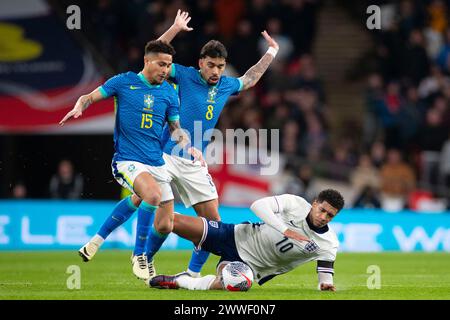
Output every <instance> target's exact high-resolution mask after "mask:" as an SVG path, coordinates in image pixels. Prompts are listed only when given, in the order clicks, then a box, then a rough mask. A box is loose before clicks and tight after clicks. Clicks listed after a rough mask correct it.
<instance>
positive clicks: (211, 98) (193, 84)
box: [84, 10, 278, 277]
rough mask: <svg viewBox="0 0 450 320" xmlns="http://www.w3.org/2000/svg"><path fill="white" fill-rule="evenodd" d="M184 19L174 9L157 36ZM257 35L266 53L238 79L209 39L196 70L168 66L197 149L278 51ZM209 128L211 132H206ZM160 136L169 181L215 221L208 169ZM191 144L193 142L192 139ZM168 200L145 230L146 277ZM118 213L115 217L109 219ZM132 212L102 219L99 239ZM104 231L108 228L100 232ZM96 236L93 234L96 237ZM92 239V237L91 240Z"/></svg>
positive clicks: (167, 223)
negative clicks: (198, 124)
mask: <svg viewBox="0 0 450 320" xmlns="http://www.w3.org/2000/svg"><path fill="white" fill-rule="evenodd" d="M190 19H191V18H190V17H189V15H188V13H187V12H181V11H180V10H178V13H177V16H176V18H175V21H174V23H173V25H172V26H171V27H170V28H169V30H167V31H166V32H165V33H164V34H163V35H162V36H161V37H160V38H159V40H162V41H165V42H168V43H169V42H171V41H172V40H173V39H174V37H175V36H176V35H177V34H178V33H179V32H181V31H191V30H192V28H190V27H188V23H189V21H190ZM262 35H263V36H264V38H265V39H266V40H267V44H268V46H269V49H268V51H267V53H266V54H265V55H264V56H263V57H262V58H261V59H260V60H259V61H258V62H257V63H256V64H255V65H254V66H252V67H251V68H250V69H249V70H248V71H247V72H246V73H245V74H244V75H243V76H242V77H240V78H234V77H228V76H223V75H222V74H223V72H224V71H225V65H226V59H227V51H226V48H225V47H224V45H223V44H222V43H220V42H219V41H215V40H212V41H210V42H208V43H207V44H205V45H204V46H203V48H202V49H201V52H200V59H199V70H197V69H195V68H193V67H185V66H182V65H179V64H172V66H171V69H170V72H169V79H171V80H172V81H173V82H174V83H176V85H177V88H178V94H179V97H180V125H181V127H182V128H183V129H184V130H186V131H188V133H189V135H190V137H192V139H193V137H196V136H200V137H204V140H203V141H202V143H201V148H202V151H204V149H205V148H206V146H207V145H208V143H209V140H210V139H211V134H210V135H209V136H208V135H205V132H208V130H209V129H213V128H214V127H215V126H216V124H217V121H218V119H219V116H220V113H221V112H222V109H223V108H224V106H225V104H226V102H227V100H228V98H229V97H230V96H231V95H236V94H238V93H239V92H240V91H242V90H246V89H249V88H251V87H253V86H254V85H255V84H256V83H257V82H258V81H259V79H260V78H261V76H262V75H263V74H264V72H265V71H266V70H267V68H268V67H269V65H270V63H271V62H272V60H273V59H274V57H275V56H276V54H277V52H278V44H277V43H276V42H275V41H274V40H273V39H272V38H271V37H270V36H269V35H268V34H267V32H263V33H262ZM195 121H199V122H201V130H202V131H201V132H197V133H196V132H194V122H195ZM209 132H211V130H209ZM163 136H164V138H163V139H166V140H168V141H167V143H166V144H165V146H164V154H163V157H164V161H165V163H166V168H167V171H168V173H169V175H170V177H171V178H172V179H173V181H174V183H175V185H176V186H177V189H178V191H179V193H180V195H181V198H182V201H183V203H184V204H185V206H186V207H189V206H193V207H194V209H195V211H196V213H197V215H198V216H201V217H206V218H208V219H210V220H215V221H219V220H220V216H219V212H218V200H217V199H218V195H217V191H216V188H215V186H214V183H213V181H212V179H211V176H210V175H209V173H208V168H207V167H206V166H202V165H201V164H200V163H199V162H192V161H191V157H190V155H186V153H185V152H184V150H181V151H180V152H177V149H180V148H176V145H175V142H174V141H171V140H170V139H169V138H170V137H169V130H168V129H167V128H165V130H164V134H163ZM193 144H194V145H197V143H195V141H194V143H193ZM130 201H131V202H132V203H134V204H138V203H139V201H140V199H139V198H138V197H137V196H136V195H133V197H132V199H131V200H130ZM172 212H173V201H170V202H167V203H165V204H164V205H162V206H160V208H158V210H157V212H156V217H155V221H154V225H153V226H152V228H151V232H150V236H149V240H148V242H147V249H146V255H147V258H148V261H149V262H148V267H149V272H150V277H151V276H153V275H154V274H156V271H155V268H154V264H153V256H154V254H155V253H156V252H157V251H158V250H159V248H160V247H161V245H162V244H163V242H164V240H165V239H166V238H167V236H168V234H169V233H170V231H171V230H172V224H173V213H172ZM117 214H119V215H120V221H118V220H114V217H115V216H117ZM132 214H133V208H132V207H131V206H130V207H124V208H123V209H121V211H120V212H113V214H112V215H111V216H110V217H109V218H108V219H107V220H106V221H105V223H104V227H102V228H103V231H102V232H101V233H100V232H99V233H98V234H97V236H100V237H101V238H102V239H106V237H107V236H108V235H109V234H110V233H111V232H112V231H113V230H114V229H116V228H117V227H119V226H120V225H121V224H122V223H124V222H125V221H127V220H128V219H129V218H130V217H131V215H132ZM105 230H108V232H106V231H105ZM97 236H96V237H97ZM94 238H95V237H94ZM94 238H93V239H94ZM93 241H94V240H91V241H90V242H88V243H87V244H86V245H85V246H84V247H90V248H91V249H90V258H91V259H92V257H93V255H94V254H95V253H96V251H97V250H98V248H99V246H98V245H96V244H95V243H92V242H93ZM208 255H209V253H208V252H206V251H198V250H194V252H193V253H192V257H191V261H190V263H189V267H188V272H189V273H190V274H191V275H193V276H199V275H200V270H201V268H202V266H203V265H204V263H205V262H206V260H207V258H208Z"/></svg>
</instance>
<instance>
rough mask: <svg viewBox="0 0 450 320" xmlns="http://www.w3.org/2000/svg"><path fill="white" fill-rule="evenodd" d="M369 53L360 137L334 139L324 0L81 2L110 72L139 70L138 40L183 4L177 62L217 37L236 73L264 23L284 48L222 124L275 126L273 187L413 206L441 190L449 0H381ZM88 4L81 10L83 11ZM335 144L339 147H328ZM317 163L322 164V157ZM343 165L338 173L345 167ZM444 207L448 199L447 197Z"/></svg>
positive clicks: (446, 147)
mask: <svg viewBox="0 0 450 320" xmlns="http://www.w3.org/2000/svg"><path fill="white" fill-rule="evenodd" d="M385 3H386V4H385V5H383V6H382V12H383V16H384V17H383V27H382V30H380V31H377V32H371V35H372V36H373V43H374V50H373V52H372V53H371V54H370V55H369V56H368V57H367V59H366V60H365V61H366V63H367V65H368V66H369V67H370V68H369V70H368V73H367V75H366V76H367V80H368V81H367V88H366V91H365V93H364V94H365V101H366V103H365V106H366V110H365V114H364V115H360V114H355V118H358V121H360V122H361V123H362V127H363V128H364V129H363V135H362V138H361V139H359V140H358V143H357V144H355V143H352V141H348V140H347V139H341V140H339V139H338V141H339V142H338V143H337V144H335V145H334V146H333V145H332V144H331V139H330V137H331V136H332V135H333V132H331V131H330V127H329V125H328V123H329V119H328V117H329V116H328V108H329V107H328V105H329V104H332V101H327V95H326V92H325V90H324V86H323V83H322V81H321V79H320V76H319V75H318V73H317V68H316V67H317V64H316V61H315V57H314V52H313V50H312V48H313V44H314V40H315V37H316V29H317V18H318V13H319V11H320V8H321V6H322V5H323V1H320V0H284V1H270V0H248V1H244V0H217V1H210V0H198V1H189V0H184V1H183V0H175V1H164V0H158V1H148V0H133V1H126V2H124V1H117V0H98V1H81V5H80V6H81V7H82V11H83V12H85V13H86V14H85V15H83V19H84V21H83V23H86V24H87V26H88V27H87V28H85V30H89V33H86V34H85V35H86V37H87V38H89V39H90V40H91V42H92V43H94V44H95V45H96V49H97V50H98V52H99V53H100V54H101V56H103V57H104V58H105V59H106V60H107V61H108V63H109V64H110V65H111V66H112V67H113V69H114V72H123V71H127V70H132V71H139V70H140V69H141V68H142V55H143V48H144V45H145V43H146V42H147V41H148V40H149V39H154V38H157V37H159V36H160V35H161V34H162V33H163V32H164V31H165V30H166V29H167V28H168V27H169V26H170V25H171V24H172V22H173V17H174V16H175V14H176V11H177V10H178V9H179V8H181V9H184V10H187V11H189V12H190V15H191V16H192V21H191V22H190V26H191V27H193V28H194V31H193V32H184V33H181V34H179V35H178V36H177V37H176V39H175V40H174V41H173V45H174V47H175V48H176V50H177V54H176V57H175V61H176V62H177V63H181V64H185V65H192V66H196V65H197V59H198V52H199V51H200V48H201V46H202V45H203V44H204V43H205V42H207V41H208V40H210V39H212V38H214V39H218V40H220V41H222V42H223V43H224V44H225V45H226V47H227V48H228V53H229V57H228V65H227V70H226V74H229V75H233V76H240V75H242V74H243V73H244V72H245V71H246V70H247V69H248V68H249V67H251V66H252V65H253V64H254V63H255V62H256V61H257V60H258V59H259V57H260V56H261V55H262V54H263V51H264V50H265V48H264V40H263V38H262V37H261V36H260V32H261V31H262V30H264V29H265V30H267V31H268V32H269V34H270V35H271V36H272V37H274V38H275V40H276V41H277V42H278V43H279V44H280V48H281V49H280V52H279V54H278V56H277V59H276V60H275V61H274V62H273V63H272V65H271V67H270V69H269V70H268V72H267V73H266V74H265V75H264V77H263V78H262V80H261V82H260V83H259V84H258V85H257V86H256V87H255V88H254V89H253V90H250V91H247V92H245V93H242V94H240V96H239V97H238V98H236V99H234V100H232V101H231V102H230V103H229V104H228V106H227V108H225V109H224V111H223V113H222V115H221V119H220V122H219V124H218V126H219V128H220V129H222V130H224V129H226V128H243V129H244V130H245V129H248V128H256V129H258V128H268V129H280V136H281V143H280V149H281V152H282V154H283V155H284V157H285V158H286V160H287V165H286V168H285V171H284V173H283V175H284V176H285V179H283V180H281V181H283V183H282V185H280V186H277V187H276V188H275V189H276V191H277V192H280V193H284V192H287V193H296V194H301V195H304V196H306V198H308V195H312V194H314V193H315V190H314V188H313V186H314V183H313V180H314V179H315V177H316V176H317V175H318V174H319V176H320V166H321V163H324V162H326V163H331V164H332V166H333V167H334V168H335V169H334V170H331V171H327V172H328V174H327V176H326V177H325V178H329V179H332V180H338V181H343V182H346V183H348V184H349V185H351V187H352V188H353V190H355V197H354V199H353V201H349V203H352V202H353V206H361V207H385V208H388V207H390V208H393V209H395V208H397V209H400V208H403V207H405V208H407V207H409V208H413V209H414V208H417V199H418V198H420V197H425V198H434V197H442V198H445V197H447V198H449V194H450V192H449V190H450V135H449V127H450V108H449V99H450V78H449V72H450V27H449V25H448V19H449V14H448V12H449V6H448V1H447V2H446V1H442V0H433V1H412V0H406V1H401V2H396V1H385ZM84 9H86V10H84ZM336 145H337V146H336ZM322 166H323V165H322ZM341 169H342V170H341ZM448 202H449V204H450V201H448Z"/></svg>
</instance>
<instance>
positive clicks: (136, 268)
mask: <svg viewBox="0 0 450 320" xmlns="http://www.w3.org/2000/svg"><path fill="white" fill-rule="evenodd" d="M131 265H132V266H133V273H134V275H135V276H136V277H137V278H138V279H141V280H148V279H149V278H150V274H149V271H148V262H147V255H146V254H145V253H143V254H140V255H137V256H135V255H133V256H131Z"/></svg>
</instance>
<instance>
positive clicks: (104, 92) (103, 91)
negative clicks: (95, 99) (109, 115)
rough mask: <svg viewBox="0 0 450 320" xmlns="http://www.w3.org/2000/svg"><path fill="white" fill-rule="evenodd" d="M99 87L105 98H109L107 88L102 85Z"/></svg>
mask: <svg viewBox="0 0 450 320" xmlns="http://www.w3.org/2000/svg"><path fill="white" fill-rule="evenodd" d="M98 89H99V90H100V93H101V94H102V97H103V98H108V97H109V95H108V93H107V92H106V90H105V89H104V88H103V87H102V86H100V87H98Z"/></svg>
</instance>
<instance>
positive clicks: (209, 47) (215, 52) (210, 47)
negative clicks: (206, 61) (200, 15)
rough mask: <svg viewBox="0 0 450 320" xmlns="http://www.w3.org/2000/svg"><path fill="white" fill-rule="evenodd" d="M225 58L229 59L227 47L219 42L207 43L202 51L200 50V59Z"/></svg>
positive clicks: (211, 41)
mask: <svg viewBox="0 0 450 320" xmlns="http://www.w3.org/2000/svg"><path fill="white" fill-rule="evenodd" d="M205 57H210V58H224V59H226V58H227V57H228V52H227V49H226V48H225V46H224V45H223V44H222V43H221V42H220V41H217V40H210V41H208V43H206V44H205V45H204V46H203V48H202V50H200V58H205Z"/></svg>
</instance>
